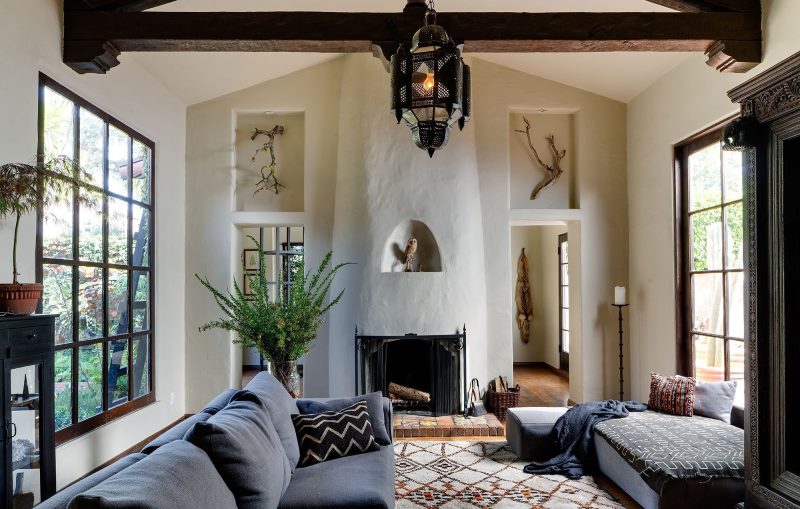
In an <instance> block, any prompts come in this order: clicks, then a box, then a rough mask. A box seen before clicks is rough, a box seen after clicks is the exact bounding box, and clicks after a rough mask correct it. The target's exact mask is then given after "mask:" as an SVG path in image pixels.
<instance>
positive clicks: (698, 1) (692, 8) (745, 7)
mask: <svg viewBox="0 0 800 509" xmlns="http://www.w3.org/2000/svg"><path fill="white" fill-rule="evenodd" d="M647 1H648V2H650V3H654V4H658V5H663V6H664V7H668V8H670V9H673V10H676V11H681V12H761V0H647Z"/></svg>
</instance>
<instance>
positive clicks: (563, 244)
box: [558, 233, 570, 370]
mask: <svg viewBox="0 0 800 509" xmlns="http://www.w3.org/2000/svg"><path fill="white" fill-rule="evenodd" d="M558 308H559V309H558V313H559V314H558V323H559V342H558V344H559V348H558V350H559V364H560V365H559V367H560V368H561V369H563V370H568V369H569V347H570V344H569V238H568V237H567V234H566V233H562V234H561V235H559V236H558Z"/></svg>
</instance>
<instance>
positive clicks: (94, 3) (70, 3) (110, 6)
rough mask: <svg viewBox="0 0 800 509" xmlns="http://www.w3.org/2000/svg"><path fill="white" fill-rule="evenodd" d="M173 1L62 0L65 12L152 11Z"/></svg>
mask: <svg viewBox="0 0 800 509" xmlns="http://www.w3.org/2000/svg"><path fill="white" fill-rule="evenodd" d="M174 1H175V0H64V10H65V11H76V10H85V11H124V12H137V11H144V10H147V9H152V8H153V7H158V6H160V5H164V4H168V3H172V2H174Z"/></svg>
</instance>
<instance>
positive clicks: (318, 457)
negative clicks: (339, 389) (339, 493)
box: [292, 401, 378, 467]
mask: <svg viewBox="0 0 800 509" xmlns="http://www.w3.org/2000/svg"><path fill="white" fill-rule="evenodd" d="M292 421H294V428H295V431H296V432H297V441H298V442H299V443H300V464H299V466H301V467H308V466H311V465H314V464H316V463H322V462H323V461H329V460H333V459H337V458H343V457H345V456H352V455H354V454H362V453H365V452H369V451H374V450H375V449H377V448H378V445H377V444H376V443H375V434H374V433H373V432H372V424H370V422H369V414H368V413H367V402H366V401H359V402H357V403H355V404H353V405H352V406H349V407H347V408H345V409H343V410H339V411H338V412H333V411H331V412H322V413H319V414H308V415H293V416H292Z"/></svg>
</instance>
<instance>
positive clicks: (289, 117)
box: [235, 112, 305, 212]
mask: <svg viewBox="0 0 800 509" xmlns="http://www.w3.org/2000/svg"><path fill="white" fill-rule="evenodd" d="M276 125H282V126H283V127H284V132H283V134H280V135H278V136H276V137H275V142H274V152H275V158H276V162H277V170H276V176H277V179H278V181H279V182H280V183H281V184H282V185H283V186H284V187H281V188H280V189H279V192H278V194H275V193H274V192H272V191H271V190H269V189H264V190H262V191H260V192H258V193H256V194H253V193H255V191H256V185H257V183H258V181H259V180H261V168H262V166H265V165H269V163H270V155H269V153H268V152H265V151H261V152H259V153H258V154H257V155H256V150H257V149H258V148H260V147H263V145H264V143H265V142H266V141H267V137H266V136H263V135H262V136H258V137H257V138H256V139H255V140H252V139H251V137H252V133H253V130H254V129H255V128H259V129H261V130H264V131H269V130H271V129H272V128H274V127H275V126H276ZM235 145H236V146H235V157H236V159H235V161H236V162H235V168H236V170H235V176H236V210H237V211H241V212H303V209H304V202H303V195H304V183H305V178H304V175H305V154H304V151H305V114H304V113H302V112H281V113H270V114H265V113H263V112H260V113H239V114H237V115H236V137H235ZM254 155H255V161H253V156H254ZM265 173H268V170H265Z"/></svg>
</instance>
